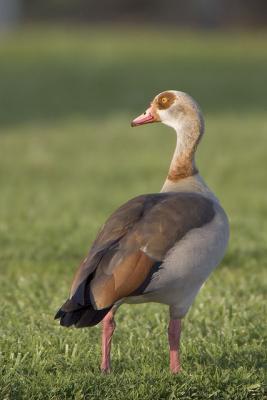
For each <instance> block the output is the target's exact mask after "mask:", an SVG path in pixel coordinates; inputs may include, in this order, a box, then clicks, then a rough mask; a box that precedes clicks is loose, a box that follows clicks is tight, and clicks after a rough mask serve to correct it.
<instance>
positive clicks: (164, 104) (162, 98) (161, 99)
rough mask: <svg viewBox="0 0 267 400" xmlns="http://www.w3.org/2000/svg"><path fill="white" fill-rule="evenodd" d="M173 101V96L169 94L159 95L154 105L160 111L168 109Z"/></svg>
mask: <svg viewBox="0 0 267 400" xmlns="http://www.w3.org/2000/svg"><path fill="white" fill-rule="evenodd" d="M174 101H175V95H174V93H171V92H164V93H161V94H160V95H159V96H158V97H157V99H156V103H157V106H158V108H159V109H160V110H162V109H166V108H169V107H170V106H171V105H172V104H173V103H174Z"/></svg>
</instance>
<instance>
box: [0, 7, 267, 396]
mask: <svg viewBox="0 0 267 400" xmlns="http://www.w3.org/2000/svg"><path fill="white" fill-rule="evenodd" d="M1 1H2V3H0V6H1V5H2V6H3V4H4V2H3V0H1ZM37 3H38V2H36V4H37ZM52 3H53V2H52ZM52 3H51V4H52ZM57 3H58V4H61V5H62V2H57ZM156 3H157V4H158V2H156ZM219 3H220V4H221V3H222V2H218V4H219ZM10 4H11V3H10ZM14 4H15V3H14ZM16 4H17V5H18V4H19V3H16ZM36 4H35V7H34V6H33V2H32V3H31V2H25V3H24V4H23V2H22V3H21V4H20V12H19V8H17V7H15V8H14V10H15V11H16V12H14V13H13V14H12V13H10V12H9V14H8V15H9V16H8V18H5V20H4V22H3V23H2V31H1V34H0V93H1V96H0V152H1V157H0V190H1V192H0V193H1V195H0V244H1V251H0V270H1V275H0V284H1V290H0V296H1V302H0V312H1V326H0V351H1V353H0V354H1V367H0V368H1V374H0V393H1V396H0V397H1V398H3V399H72V398H73V399H89V398H90V399H176V398H177V399H191V398H195V399H207V398H211V399H216V400H217V399H240V400H243V399H251V398H253V399H263V398H264V396H265V394H264V391H265V388H266V386H265V384H264V380H265V372H264V371H266V369H265V368H266V329H265V328H266V327H265V315H266V305H265V303H264V298H265V296H266V243H267V223H266V216H267V198H266V168H267V159H266V145H267V122H266V111H267V101H266V89H265V88H266V83H267V82H266V81H267V47H266V39H267V32H266V31H265V30H264V29H262V26H263V22H262V18H261V19H257V18H256V17H255V18H254V19H253V18H252V16H253V15H254V16H255V15H257V14H255V13H254V14H253V13H252V14H251V18H252V19H251V20H250V21H248V20H244V19H243V20H242V23H241V22H240V19H239V23H237V22H236V24H237V25H238V26H239V29H238V30H233V26H231V29H229V26H228V25H227V24H226V23H225V22H223V21H225V20H227V19H226V18H225V17H224V19H223V18H222V19H219V18H218V16H221V14H222V16H223V13H220V12H219V13H217V14H216V13H215V14H212V13H211V16H210V17H209V18H208V20H207V10H205V9H204V14H203V19H201V18H200V16H199V15H197V16H198V18H197V24H196V19H194V18H195V15H196V14H197V13H196V12H195V13H193V12H192V13H191V14H190V13H189V14H188V13H187V14H186V13H185V14H184V15H187V18H186V17H184V19H182V20H181V17H180V19H179V18H178V20H179V24H178V23H177V24H175V19H174V17H173V15H172V18H171V19H170V17H169V19H168V18H167V16H165V17H164V18H162V20H160V23H157V21H158V20H159V19H160V18H159V15H158V14H157V13H155V14H153V15H154V19H153V21H154V24H151V23H150V22H151V21H149V13H148V15H147V14H144V15H145V16H146V18H144V15H143V20H142V24H139V22H138V21H139V19H138V15H139V14H140V15H142V13H141V12H140V10H139V9H138V7H140V5H139V6H138V7H136V8H135V10H137V11H139V14H138V12H137V11H136V12H135V14H133V15H132V14H131V13H128V14H127V15H128V19H127V18H126V17H125V18H126V20H127V21H128V20H129V21H130V23H129V26H126V24H125V18H124V16H125V13H123V12H122V13H121V14H120V13H119V11H120V10H122V9H123V8H122V7H121V6H120V7H119V6H118V8H117V10H118V12H117V14H116V13H115V14H116V16H117V17H116V18H117V19H116V23H114V18H115V17H114V16H113V17H112V18H113V20H112V18H111V19H110V20H109V21H108V23H104V21H106V19H108V18H107V17H108V13H107V12H106V13H105V15H103V17H102V19H101V9H100V11H99V12H97V7H96V9H95V14H94V18H93V17H92V16H90V15H89V16H87V17H86V15H87V14H86V13H85V15H84V16H83V15H80V14H79V12H78V11H77V10H78V6H79V7H80V10H83V4H82V2H78V3H77V7H76V8H75V7H74V6H73V5H72V6H73V10H74V9H75V10H76V11H77V13H76V14H75V13H73V14H72V13H70V12H67V11H66V10H65V11H64V10H63V9H62V13H60V12H59V10H60V9H59V8H56V9H55V10H56V11H55V15H56V16H57V20H56V21H55V20H53V18H52V17H53V13H52V12H51V9H49V10H50V12H48V11H45V10H42V12H41V11H40V10H41V8H40V7H41V6H40V7H39V8H38V7H37V5H36ZM48 4H50V3H49V2H48ZM66 4H67V3H66ZM70 4H71V3H68V5H69V7H70ZM127 4H128V3H127ZM129 4H130V2H129ZM179 4H180V3H179ZM192 4H194V2H192ZM203 4H204V3H203ZM206 4H208V5H209V4H210V3H209V2H207V3H206ZM225 4H226V3H225ZM238 4H240V2H239V3H238ZM255 4H256V3H255ZM257 4H258V5H260V2H257ZM57 7H59V6H57ZM206 7H207V6H206ZM210 7H211V6H210ZM254 8H255V7H254ZM148 9H149V8H148ZM0 10H1V7H0ZM2 10H3V8H2ZM22 10H24V13H23V12H22ZM38 10H39V11H38ZM192 10H195V9H193V8H192ZM219 10H220V9H219ZM262 10H264V9H263V8H262ZM37 11H38V12H37ZM113 11H114V10H113ZM114 12H115V11H114ZM89 14H90V13H89ZM6 15H7V14H6ZM11 15H13V17H12V18H11ZM190 15H191V19H190V18H189V16H190ZM201 15H202V14H201ZM212 15H213V16H214V18H212ZM216 15H217V16H216ZM229 15H230V14H229ZM2 16H3V14H2ZM40 16H42V18H41V17H40ZM231 16H232V18H229V20H230V21H233V20H234V21H238V20H237V19H234V13H233V14H231ZM59 17H60V18H59ZM71 17H73V18H71ZM90 18H91V19H90ZM2 20H3V18H2ZM41 20H42V23H41ZM51 20H53V24H52V23H51ZM0 21H1V19H0ZM253 21H254V22H253ZM255 21H256V22H257V23H256V22H255ZM0 26H1V23H0ZM187 26H188V27H190V29H188V28H187ZM252 26H253V27H254V29H253V30H252ZM255 26H257V30H256V29H255ZM192 27H194V29H193V28H192ZM240 27H242V29H240ZM245 27H246V29H244V28H245ZM248 27H249V29H248ZM196 28H198V29H196ZM211 28H212V29H211ZM217 28H220V29H219V30H218V29H217ZM222 28H223V29H222ZM259 28H261V29H260V30H259ZM166 89H177V90H183V91H186V92H188V93H190V94H191V95H192V96H193V97H194V98H195V99H196V100H197V101H198V102H199V103H200V105H201V107H202V110H203V112H204V116H205V120H206V135H205V137H204V139H203V141H202V142H201V145H200V147H199V150H198V155H197V163H198V167H199V169H200V172H201V174H202V176H203V177H204V179H205V180H206V182H207V183H208V185H209V186H210V187H211V188H212V189H213V190H214V191H215V193H216V195H217V196H218V197H219V198H220V200H221V202H222V204H223V206H224V207H225V209H226V211H227V213H228V215H229V218H230V223H231V240H230V245H229V249H228V252H227V254H226V256H225V258H224V260H223V262H222V265H221V266H220V267H219V268H218V269H217V270H216V271H215V272H214V274H213V275H212V276H211V278H210V279H209V281H208V282H207V284H206V285H205V288H204V289H203V290H202V291H201V293H200V294H199V296H198V297H197V299H196V301H195V303H194V305H193V307H192V310H191V311H190V313H189V315H188V316H187V317H186V319H185V322H184V332H183V338H182V362H183V373H182V374H181V375H180V376H177V377H172V376H170V375H169V372H168V349H167V338H166V326H167V319H168V315H167V309H166V308H165V307H164V306H159V305H153V304H150V305H142V306H123V307H122V308H121V310H120V311H119V312H118V316H117V321H118V329H117V331H116V334H115V337H114V347H113V369H114V372H113V374H111V375H110V376H107V377H103V376H101V375H100V374H99V367H98V364H99V354H100V346H99V345H100V342H99V334H100V327H96V328H93V329H88V330H75V329H70V330H67V329H63V328H61V327H59V326H58V323H57V322H55V321H53V315H54V313H55V311H56V310H57V308H58V307H59V306H60V305H61V304H62V302H63V301H64V300H65V298H66V296H67V294H68V289H69V285H70V282H71V278H72V274H73V272H74V270H75V267H76V265H77V264H78V263H79V261H80V260H81V258H82V257H83V256H84V255H85V254H86V252H87V250H88V248H89V247H90V244H91V242H92V240H93V239H94V237H95V234H96V232H97V230H98V228H99V226H100V225H101V224H102V223H103V222H104V221H105V219H106V218H107V217H108V215H109V214H110V213H111V212H112V211H113V210H114V208H116V207H118V206H119V205H120V204H121V203H123V202H124V201H126V200H128V199H129V198H131V197H133V196H136V195H138V194H141V193H149V192H156V191H158V190H159V189H160V188H161V185H162V182H163V180H164V178H165V175H166V172H167V168H168V164H169V161H170V159H171V156H172V152H173V148H174V145H175V135H174V134H173V133H172V132H171V131H170V130H169V128H167V127H164V126H162V125H160V124H156V125H151V126H147V127H142V128H139V129H135V130H132V129H131V127H130V121H131V119H132V118H133V117H135V116H136V115H137V114H140V113H141V112H143V111H144V109H145V108H146V107H147V105H148V104H149V102H150V100H151V99H152V98H153V97H154V96H155V95H156V94H157V93H158V92H160V91H163V90H166Z"/></svg>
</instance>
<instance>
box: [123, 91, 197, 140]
mask: <svg viewBox="0 0 267 400" xmlns="http://www.w3.org/2000/svg"><path fill="white" fill-rule="evenodd" d="M153 122H162V123H163V124H165V125H168V126H170V127H172V128H173V129H175V130H176V132H177V134H180V135H182V136H184V139H186V136H190V137H191V139H194V140H195V141H198V140H199V139H200V137H201V136H202V134H203V133H204V120H203V116H202V113H201V111H200V108H199V106H198V104H197V103H196V101H195V100H194V99H193V98H192V97H191V96H189V95H188V94H186V93H184V92H179V91H176V90H167V91H165V92H162V93H159V94H158V95H157V96H156V97H155V98H154V100H153V101H152V102H151V104H150V107H149V108H148V109H147V110H146V111H145V112H144V113H143V114H141V115H140V116H138V117H137V118H135V119H134V120H133V121H132V123H131V126H133V127H134V126H139V125H144V124H151V123H153Z"/></svg>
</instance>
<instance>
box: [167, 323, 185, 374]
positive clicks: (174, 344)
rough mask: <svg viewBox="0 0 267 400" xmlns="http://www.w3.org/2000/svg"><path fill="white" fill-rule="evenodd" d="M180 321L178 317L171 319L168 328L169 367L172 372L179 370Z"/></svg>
mask: <svg viewBox="0 0 267 400" xmlns="http://www.w3.org/2000/svg"><path fill="white" fill-rule="evenodd" d="M181 329H182V322H181V320H180V319H171V320H170V322H169V328H168V337H169V346H170V369H171V372H172V373H173V374H177V373H178V372H180V371H181V365H180V360H179V345H180V335H181Z"/></svg>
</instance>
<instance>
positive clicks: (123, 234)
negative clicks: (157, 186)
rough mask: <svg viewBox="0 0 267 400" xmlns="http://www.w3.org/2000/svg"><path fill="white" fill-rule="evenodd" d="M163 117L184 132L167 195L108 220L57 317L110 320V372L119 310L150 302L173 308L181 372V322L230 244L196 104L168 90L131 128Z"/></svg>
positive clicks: (173, 361) (134, 203)
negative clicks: (209, 177)
mask: <svg viewBox="0 0 267 400" xmlns="http://www.w3.org/2000/svg"><path fill="white" fill-rule="evenodd" d="M159 121H160V122H163V123H164V124H165V125H168V126H170V127H172V128H174V129H175V131H176V134H177V144H176V149H175V152H174V156H173V158H172V161H171V165H170V169H169V172H168V176H167V178H166V180H165V182H164V185H163V187H162V189H161V191H160V193H153V194H145V195H141V196H138V197H135V198H134V199H131V200H129V201H128V202H127V203H125V204H123V205H122V206H121V207H120V208H118V210H116V211H115V212H114V213H113V214H112V215H111V216H110V217H109V218H108V220H107V221H106V223H105V224H104V225H103V227H102V228H101V230H100V232H99V233H98V235H97V237H96V239H95V241H94V243H93V245H92V248H91V250H90V251H89V254H88V256H87V257H86V258H85V259H84V260H83V261H82V263H81V264H80V266H79V268H78V270H77V272H76V274H75V276H74V280H73V283H72V287H71V291H70V297H69V299H68V300H67V301H66V302H65V303H64V304H63V305H62V307H61V308H60V309H59V311H58V312H57V314H56V316H55V318H60V324H61V325H63V326H71V325H75V326H76V327H77V328H82V327H87V326H93V325H96V324H98V323H99V322H100V321H102V320H103V331H102V363H101V370H102V371H103V372H109V371H110V349H111V338H112V335H113V332H114V329H115V321H114V314H115V312H116V310H117V309H118V307H119V306H120V305H121V304H122V303H145V302H151V301H152V302H157V303H162V304H166V305H168V306H169V310H170V321H169V327H168V339H169V348H170V369H171V371H172V372H173V373H177V372H179V371H180V360H179V341H180V333H181V319H182V318H183V317H184V316H185V315H186V313H187V312H188V310H189V308H190V306H191V304H192V302H193V300H194V298H195V296H196V295H197V293H198V291H199V289H200V288H201V286H202V284H203V283H204V281H205V280H206V279H207V277H208V276H209V274H210V273H211V271H212V270H213V269H214V268H215V267H216V266H217V265H218V264H219V262H220V261H221V259H222V258H223V255H224V253H225V250H226V246H227V242H228V237H229V225H228V220H227V216H226V214H225V212H224V211H223V209H222V207H221V206H220V203H219V201H218V199H217V198H216V197H215V196H214V194H213V193H212V192H211V191H210V189H209V188H208V187H207V185H206V184H205V182H204V181H203V179H202V178H201V176H200V175H199V173H198V170H197V168H196V165H195V160H194V154H195V151H196V148H197V145H198V143H199V141H200V139H201V137H202V135H203V133H204V121H203V117H202V114H201V111H200V109H199V107H198V105H197V103H196V102H195V101H194V100H193V99H192V98H191V97H190V96H189V95H187V94H186V93H183V92H178V91H174V90H168V91H165V92H163V93H160V94H159V95H157V96H156V97H155V98H154V100H153V101H152V103H151V105H150V107H149V108H148V109H147V110H146V112H144V114H142V115H140V116H139V117H137V118H135V119H134V120H133V121H132V124H131V125H132V126H139V125H144V124H149V123H152V122H159Z"/></svg>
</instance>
